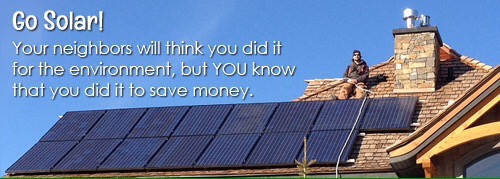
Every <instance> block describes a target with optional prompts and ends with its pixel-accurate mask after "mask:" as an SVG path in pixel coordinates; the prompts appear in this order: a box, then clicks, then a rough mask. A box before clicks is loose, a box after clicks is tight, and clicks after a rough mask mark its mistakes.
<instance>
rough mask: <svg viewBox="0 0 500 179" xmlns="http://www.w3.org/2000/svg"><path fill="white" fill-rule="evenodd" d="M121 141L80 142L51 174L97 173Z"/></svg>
mask: <svg viewBox="0 0 500 179" xmlns="http://www.w3.org/2000/svg"><path fill="white" fill-rule="evenodd" d="M121 141H122V140H121V139H105V140H82V141H81V142H80V143H78V145H76V147H74V148H73V149H72V150H71V151H70V152H69V153H68V154H67V155H66V156H65V157H64V158H63V159H62V160H61V161H60V162H59V163H58V164H57V165H56V166H55V167H54V168H53V169H52V170H51V172H76V171H78V172H82V171H97V167H99V165H100V164H101V163H102V162H103V161H104V160H105V159H106V158H107V157H108V156H109V155H110V154H111V152H113V150H114V149H115V148H116V147H117V146H118V145H119V144H120V142H121Z"/></svg>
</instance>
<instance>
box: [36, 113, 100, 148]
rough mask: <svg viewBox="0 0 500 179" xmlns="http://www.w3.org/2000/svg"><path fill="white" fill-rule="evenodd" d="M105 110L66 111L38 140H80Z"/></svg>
mask: <svg viewBox="0 0 500 179" xmlns="http://www.w3.org/2000/svg"><path fill="white" fill-rule="evenodd" d="M104 112H105V111H76V112H67V113H66V114H64V116H63V117H62V118H61V119H59V121H57V123H56V124H55V125H54V126H53V127H52V128H51V129H50V130H49V131H48V132H47V134H45V136H43V138H42V139H41V140H40V141H61V140H80V139H82V138H83V137H84V136H85V135H86V134H87V133H88V132H89V130H90V128H91V127H92V126H94V124H95V123H96V122H97V121H98V120H99V118H101V116H102V115H103V114H104Z"/></svg>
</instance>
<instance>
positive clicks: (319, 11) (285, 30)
mask: <svg viewBox="0 0 500 179" xmlns="http://www.w3.org/2000/svg"><path fill="white" fill-rule="evenodd" d="M1 4H2V5H0V57H1V58H0V59H1V60H0V79H1V80H0V99H1V100H0V101H1V108H0V114H1V117H0V119H1V126H2V130H0V146H1V150H0V171H2V172H4V171H5V170H6V169H7V168H8V167H9V166H10V165H12V164H13V163H14V162H15V161H16V160H17V159H18V158H20V157H21V156H22V155H23V154H24V153H25V152H26V151H27V150H29V148H30V147H32V146H33V145H34V144H35V143H36V142H37V141H38V140H39V139H40V138H41V137H42V136H43V135H44V134H45V133H46V132H47V131H48V130H49V129H50V127H51V126H53V125H54V124H55V123H56V122H57V120H58V118H59V117H58V116H61V115H63V114H64V113H65V112H66V111H79V110H93V109H116V108H138V107H159V106H179V105H203V104H226V103H258V102H284V101H291V100H293V99H295V98H297V97H299V96H301V95H302V94H303V92H304V89H305V88H306V85H307V84H306V83H305V82H304V80H308V79H323V78H339V77H341V76H342V73H343V71H344V70H345V67H346V66H347V65H349V62H350V59H351V53H352V51H353V50H354V49H359V50H361V51H362V55H363V58H364V59H365V60H366V61H367V63H368V64H369V65H370V66H372V65H375V64H378V63H381V62H384V61H386V60H388V59H389V58H390V57H391V56H392V55H393V48H394V40H393V36H392V30H393V29H397V28H403V27H405V22H404V21H403V19H402V16H403V10H404V9H405V8H407V7H410V8H414V9H417V10H418V11H419V14H425V15H430V16H431V25H433V26H437V27H438V28H439V31H440V34H441V37H442V39H443V42H445V43H446V44H448V45H450V46H451V47H452V48H454V49H455V50H456V51H457V52H459V53H460V54H462V55H466V56H470V57H473V58H476V59H478V60H480V61H482V62H484V63H486V64H488V65H491V66H497V65H498V64H499V57H500V50H498V44H500V41H499V37H500V23H498V17H500V12H499V10H498V7H500V1H481V2H480V3H478V2H476V1H433V2H423V1H418V2H416V1H346V2H344V1H326V0H325V1H267V0H257V1H233V0H227V1H222V0H215V1H104V2H102V1H78V2H73V1H50V2H48V1H17V0H16V1H2V3H1ZM47 10H54V11H55V12H56V13H57V14H62V15H69V12H70V11H73V12H74V13H75V14H76V15H79V14H80V15H85V16H87V15H98V12H99V11H104V14H105V15H104V31H103V32H100V31H98V29H94V30H93V31H91V32H89V31H80V32H79V31H59V30H55V31H47V30H46V29H45V28H44V26H43V25H44V24H46V21H45V20H44V18H43V15H44V12H46V11H47ZM16 11H23V12H24V13H25V15H26V16H28V15H34V16H36V17H37V18H38V28H37V30H35V31H28V30H26V29H25V30H24V31H16V30H15V29H14V27H13V24H12V23H13V22H12V16H13V15H14V13H15V12H16ZM94 28H97V27H96V26H94ZM154 40H156V41H162V42H164V43H165V42H166V41H175V42H180V41H185V42H186V43H189V44H193V43H194V42H195V41H199V42H200V43H201V44H203V45H205V47H204V51H205V52H209V49H208V48H207V47H206V45H216V44H220V45H238V46H239V47H242V46H243V45H246V44H248V43H249V42H250V41H258V42H259V43H263V42H264V41H269V42H272V41H280V42H281V43H282V45H283V47H282V53H281V55H267V56H259V55H256V56H247V55H244V54H242V53H241V51H240V52H239V53H238V54H237V55H234V56H229V55H226V56H215V57H213V58H210V57H209V56H208V55H207V54H205V55H203V56H202V55H198V56H193V55H184V56H179V55H166V54H163V55H160V56H141V55H139V54H138V53H137V51H136V50H135V49H134V54H133V55H131V56H126V55H123V56H114V55H107V56H103V55H91V56H89V57H87V58H79V57H77V56H75V55H70V56H68V55H65V56H61V55H57V56H54V55H51V54H49V55H40V56H37V55H29V56H27V55H22V54H20V55H16V54H15V51H16V48H15V46H14V45H13V42H16V43H18V42H23V44H27V45H30V44H31V45H33V44H38V45H41V44H47V45H54V44H61V45H67V44H69V45H72V44H74V41H77V42H78V44H86V43H88V42H89V41H92V42H94V43H96V42H98V41H103V43H105V44H109V45H112V44H118V45H121V44H128V45H132V46H133V48H135V45H141V44H149V43H150V42H151V41H154ZM163 45H165V44H163ZM163 49H164V50H165V48H163ZM49 53H51V51H50V49H49ZM14 62H18V63H19V65H25V66H27V65H33V66H37V65H38V63H39V62H47V63H49V65H54V66H57V65H60V66H63V67H65V68H69V67H70V66H73V65H77V66H81V65H91V66H96V65H99V62H103V63H104V64H105V65H143V66H147V65H154V66H156V65H165V64H166V63H167V62H170V63H171V64H172V66H173V70H174V72H175V73H177V76H176V77H175V78H171V77H109V76H108V77H87V76H84V77H72V76H71V75H69V74H65V75H64V76H60V77H55V76H49V77H47V76H44V77H40V76H38V75H37V73H35V74H34V75H33V76H31V77H21V76H13V68H12V66H13V63H14ZM181 62H184V63H187V64H188V65H189V64H190V65H201V64H202V63H203V62H207V63H209V65H210V64H211V63H248V64H250V65H251V64H252V62H255V63H257V64H259V65H269V66H295V67H296V71H295V74H294V76H279V77H257V76H252V75H251V74H250V75H247V76H245V77H240V76H233V77H226V76H215V75H213V73H211V72H209V75H207V76H200V77H181V76H180V65H181ZM209 68H211V69H210V70H213V68H212V67H209ZM35 72H38V71H36V69H35ZM95 82H96V83H100V84H106V83H111V84H114V83H124V84H125V85H128V84H129V83H134V84H135V85H136V86H143V87H146V89H148V87H151V86H166V87H187V88H188V89H190V88H192V87H194V86H207V87H212V86H214V87H221V86H226V87H243V88H246V87H249V88H250V90H249V93H251V94H253V97H250V96H247V97H246V99H244V100H242V99H241V96H239V97H192V96H188V97H166V98H159V97H155V98H153V97H148V96H145V97H142V98H141V97H128V96H127V95H128V94H126V95H125V96H124V97H108V98H104V97H97V98H89V97H86V96H85V95H80V96H79V97H66V98H62V97H57V98H56V99H55V100H52V99H51V97H50V95H51V94H50V90H49V89H46V90H47V91H46V96H45V97H38V98H34V97H14V96H13V89H12V87H13V85H14V84H15V83H22V84H23V85H24V86H29V87H31V86H39V85H40V83H44V84H45V85H46V88H48V87H50V86H51V87H57V86H68V87H80V88H85V87H87V86H89V85H91V84H92V83H95ZM247 95H249V94H247Z"/></svg>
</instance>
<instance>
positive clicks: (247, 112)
mask: <svg viewBox="0 0 500 179" xmlns="http://www.w3.org/2000/svg"><path fill="white" fill-rule="evenodd" d="M277 106H278V104H277V103H260V104H238V105H236V106H235V107H234V109H233V110H232V111H231V113H230V114H229V116H228V117H227V119H226V121H225V122H224V124H223V125H222V127H221V130H220V131H219V132H218V134H249V133H250V134H256V133H262V132H263V131H264V129H265V127H266V125H267V123H268V121H269V119H270V118H271V116H272V115H273V113H274V111H275V109H276V107H277Z"/></svg>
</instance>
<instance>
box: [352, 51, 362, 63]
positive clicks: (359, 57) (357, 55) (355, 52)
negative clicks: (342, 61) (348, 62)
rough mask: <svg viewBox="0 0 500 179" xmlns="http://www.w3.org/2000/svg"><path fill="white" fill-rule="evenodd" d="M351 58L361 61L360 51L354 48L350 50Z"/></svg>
mask: <svg viewBox="0 0 500 179" xmlns="http://www.w3.org/2000/svg"><path fill="white" fill-rule="evenodd" d="M352 60H353V61H357V62H359V61H361V52H360V51H359V50H354V51H353V52H352Z"/></svg>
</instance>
